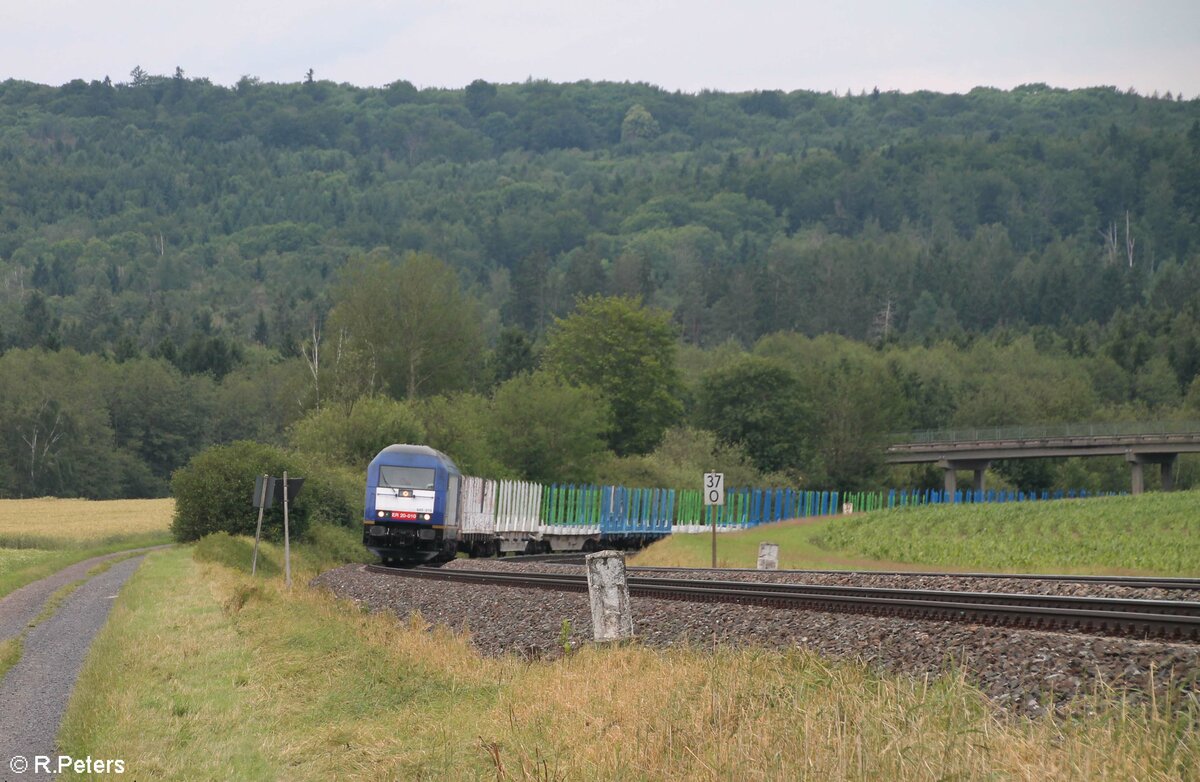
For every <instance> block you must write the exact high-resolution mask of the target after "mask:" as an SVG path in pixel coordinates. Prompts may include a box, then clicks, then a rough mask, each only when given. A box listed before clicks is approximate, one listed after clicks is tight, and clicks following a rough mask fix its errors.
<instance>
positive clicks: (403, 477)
mask: <svg viewBox="0 0 1200 782" xmlns="http://www.w3.org/2000/svg"><path fill="white" fill-rule="evenodd" d="M379 485H380V486H383V487H386V488H389V489H432V488H433V469H432V468H430V467H393V466H390V465H386V464H385V465H380V467H379Z"/></svg>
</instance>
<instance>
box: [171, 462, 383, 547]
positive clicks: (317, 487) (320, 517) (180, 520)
mask: <svg viewBox="0 0 1200 782" xmlns="http://www.w3.org/2000/svg"><path fill="white" fill-rule="evenodd" d="M285 470H286V471H287V472H288V474H289V475H291V476H296V477H303V478H304V479H305V483H304V491H303V492H302V493H301V494H300V496H299V497H298V498H297V499H296V502H295V503H294V504H293V505H292V507H291V509H290V510H291V512H290V514H289V519H290V527H291V530H290V532H291V536H292V538H294V539H297V540H298V539H301V538H303V537H304V534H305V531H306V530H307V529H308V527H309V525H310V524H311V523H312V522H313V521H324V522H327V523H334V524H341V525H343V526H352V525H353V524H354V522H355V521H357V520H358V519H361V518H362V508H363V506H362V502H363V488H362V487H363V479H362V477H361V476H360V475H358V474H357V473H356V472H355V471H354V470H350V469H348V468H344V467H331V466H329V465H327V464H326V463H324V462H323V461H321V460H319V459H318V458H317V457H314V456H297V455H295V454H291V453H288V452H286V451H283V450H281V449H279V448H275V447H272V446H269V445H262V444H260V443H253V442H249V441H242V442H236V443H233V444H231V445H220V446H215V447H213V448H208V449H206V450H204V451H201V452H200V453H199V454H197V455H196V456H195V457H193V458H192V460H191V461H190V462H188V464H187V466H185V467H182V468H180V469H179V470H176V472H175V474H174V475H173V476H172V477H171V493H172V495H173V496H174V497H175V517H174V518H173V519H172V520H171V534H172V535H173V536H174V537H175V539H176V540H177V541H180V542H188V541H193V540H197V539H199V538H201V537H203V536H204V535H208V534H210V533H213V532H222V531H223V532H228V533H230V534H231V535H249V536H253V535H254V528H255V524H256V523H257V520H258V510H257V509H256V508H254V507H253V502H252V495H253V493H254V479H255V477H256V476H259V475H262V474H263V473H267V474H269V475H273V476H275V477H277V478H278V477H280V476H282V475H283V473H284V471H285ZM263 537H264V538H266V539H268V540H281V539H282V538H283V507H282V505H281V504H277V505H276V506H275V507H274V508H270V509H269V510H267V511H266V513H265V514H264V516H263Z"/></svg>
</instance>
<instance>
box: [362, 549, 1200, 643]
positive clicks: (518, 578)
mask: <svg viewBox="0 0 1200 782" xmlns="http://www.w3.org/2000/svg"><path fill="white" fill-rule="evenodd" d="M367 569H368V570H370V571H372V572H377V573H387V574H389V575H397V576H406V577H413V578H425V579H432V580H440V581H459V582H466V583H476V584H487V585H502V586H511V587H525V588H539V589H555V590H560V591H574V592H584V591H586V590H587V579H586V577H585V576H583V575H572V574H557V573H504V572H498V571H472V570H445V569H438V568H412V569H395V568H385V567H381V566H378V565H368V566H367ZM628 584H629V591H630V593H631V594H634V595H642V596H647V597H656V598H665V599H674V600H689V601H699V602H732V603H750V604H757V605H765V606H771V607H777V608H807V609H815V610H821V611H843V612H847V611H848V612H853V613H873V614H885V615H895V616H902V617H907V618H919V619H940V620H956V621H968V622H975V623H978V624H1003V625H1017V626H1023V627H1033V628H1039V629H1082V630H1087V631H1091V632H1095V633H1099V634H1111V635H1137V636H1141V637H1154V638H1167V639H1181V640H1193V641H1200V603H1197V602H1190V601H1171V600H1129V599H1121V598H1093V597H1076V596H1057V595H1029V594H1009V593H984V592H954V591H947V590H918V589H890V588H873V587H840V586H826V585H810V584H786V583H763V582H744V581H714V580H707V579H701V580H692V579H667V578H640V577H630V578H629V579H628Z"/></svg>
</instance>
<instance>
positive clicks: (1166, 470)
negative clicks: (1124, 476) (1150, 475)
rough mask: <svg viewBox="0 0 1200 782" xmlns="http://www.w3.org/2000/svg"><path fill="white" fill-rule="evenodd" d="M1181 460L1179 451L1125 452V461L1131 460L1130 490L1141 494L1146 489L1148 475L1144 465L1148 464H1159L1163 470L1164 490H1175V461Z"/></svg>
mask: <svg viewBox="0 0 1200 782" xmlns="http://www.w3.org/2000/svg"><path fill="white" fill-rule="evenodd" d="M1178 460H1179V454H1177V453H1134V452H1133V451H1126V452H1125V461H1127V462H1129V471H1130V473H1131V474H1132V475H1131V478H1132V480H1131V486H1130V491H1131V492H1132V493H1133V494H1141V493H1143V492H1144V491H1146V475H1145V472H1144V470H1143V466H1144V465H1147V464H1157V465H1158V466H1159V469H1160V470H1161V471H1162V472H1161V475H1162V490H1163V491H1174V490H1175V463H1176V462H1177V461H1178Z"/></svg>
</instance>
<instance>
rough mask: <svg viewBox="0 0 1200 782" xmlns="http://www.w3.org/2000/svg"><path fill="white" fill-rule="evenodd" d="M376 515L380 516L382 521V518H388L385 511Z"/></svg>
mask: <svg viewBox="0 0 1200 782" xmlns="http://www.w3.org/2000/svg"><path fill="white" fill-rule="evenodd" d="M375 515H376V516H378V517H379V518H381V519H382V518H383V517H384V516H386V515H387V514H386V513H384V512H383V511H379V512H378V513H376V514H375Z"/></svg>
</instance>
